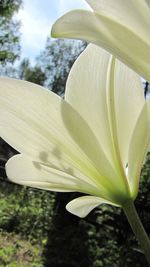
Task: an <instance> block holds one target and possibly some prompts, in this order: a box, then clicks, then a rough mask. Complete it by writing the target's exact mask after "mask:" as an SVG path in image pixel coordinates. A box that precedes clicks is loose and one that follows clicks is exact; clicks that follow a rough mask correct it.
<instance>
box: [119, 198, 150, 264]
mask: <svg viewBox="0 0 150 267" xmlns="http://www.w3.org/2000/svg"><path fill="white" fill-rule="evenodd" d="M123 210H124V212H125V214H126V216H127V218H128V221H129V223H130V225H131V228H132V230H133V232H134V234H135V236H136V238H137V239H138V241H139V243H140V245H141V248H142V250H143V253H144V254H145V257H146V259H147V261H148V263H149V265H150V240H149V238H148V236H147V234H146V232H145V229H144V227H143V225H142V223H141V220H140V218H139V216H138V214H137V211H136V209H135V206H134V203H133V201H128V202H127V203H126V204H125V205H124V206H123Z"/></svg>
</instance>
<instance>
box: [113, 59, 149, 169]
mask: <svg viewBox="0 0 150 267" xmlns="http://www.w3.org/2000/svg"><path fill="white" fill-rule="evenodd" d="M114 71H115V72H114V86H113V87H114V88H110V105H112V102H113V99H114V110H111V113H112V116H115V120H116V128H117V140H118V144H119V151H120V154H121V160H122V162H123V165H124V167H125V165H126V164H127V161H128V150H129V145H130V139H131V135H132V132H133V130H134V127H135V124H136V122H137V118H138V117H139V114H140V112H141V110H142V108H143V106H144V104H145V99H144V90H143V86H142V82H141V79H140V77H139V76H138V75H137V74H136V73H135V72H133V71H132V70H131V69H129V68H128V67H127V66H126V65H124V64H122V63H121V62H120V61H118V60H116V63H115V70H114ZM113 90H114V91H113Z"/></svg>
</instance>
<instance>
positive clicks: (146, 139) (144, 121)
mask: <svg viewBox="0 0 150 267" xmlns="http://www.w3.org/2000/svg"><path fill="white" fill-rule="evenodd" d="M149 145H150V101H147V102H146V104H145V106H144V107H143V110H142V111H141V114H140V116H139V118H138V121H137V124H136V126H135V129H134V132H133V135H132V139H131V144H130V150H129V162H128V177H129V183H130V188H131V193H132V195H133V197H136V195H137V192H138V186H139V178H140V173H141V169H142V165H143V163H144V160H145V157H146V154H147V152H148V149H149Z"/></svg>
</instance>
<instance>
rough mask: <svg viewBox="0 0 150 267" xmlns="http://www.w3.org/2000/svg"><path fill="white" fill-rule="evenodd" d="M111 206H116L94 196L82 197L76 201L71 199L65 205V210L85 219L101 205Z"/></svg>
mask: <svg viewBox="0 0 150 267" xmlns="http://www.w3.org/2000/svg"><path fill="white" fill-rule="evenodd" d="M104 203H105V204H111V205H114V206H117V205H116V204H114V203H112V202H109V201H107V200H105V199H102V198H100V197H94V196H83V197H79V198H76V199H73V200H72V201H70V202H69V203H68V204H67V205H66V209H67V210H68V211H69V212H70V213H72V214H74V215H76V216H78V217H81V218H84V217H86V216H87V215H88V214H89V213H90V212H91V211H92V210H93V209H94V208H96V207H97V206H99V205H101V204H104Z"/></svg>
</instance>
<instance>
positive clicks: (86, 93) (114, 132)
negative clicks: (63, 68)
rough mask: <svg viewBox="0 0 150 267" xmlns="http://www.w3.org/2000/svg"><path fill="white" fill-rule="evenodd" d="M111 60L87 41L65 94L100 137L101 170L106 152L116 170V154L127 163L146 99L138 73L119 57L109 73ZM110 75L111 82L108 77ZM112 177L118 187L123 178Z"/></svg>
mask: <svg viewBox="0 0 150 267" xmlns="http://www.w3.org/2000/svg"><path fill="white" fill-rule="evenodd" d="M110 61H111V55H110V54H108V53H107V52H105V51H104V50H103V49H101V48H99V47H97V46H95V45H89V46H88V47H87V48H86V49H85V51H84V52H83V53H82V54H81V55H80V57H79V58H78V60H77V61H76V62H75V64H74V65H73V67H72V69H71V72H70V74H69V78H68V80H67V85H66V94H65V99H66V101H68V102H69V103H70V104H71V105H72V106H73V108H75V109H76V110H77V111H78V110H79V111H80V114H81V116H82V117H83V118H84V119H85V120H86V121H88V124H89V126H90V128H91V129H92V130H93V132H94V133H95V136H96V138H97V140H98V141H99V151H101V155H102V156H101V157H99V158H100V162H98V165H99V167H100V170H103V168H104V166H107V165H108V163H104V161H103V160H104V159H105V156H106V158H107V160H108V161H109V162H110V164H111V166H112V167H113V168H114V169H115V170H116V168H119V166H118V164H117V167H116V162H114V161H115V160H116V158H117V163H119V164H121V163H120V162H119V161H118V157H119V155H120V157H121V160H122V162H123V165H124V167H125V166H126V163H127V160H128V148H129V142H130V138H131V134H132V131H133V129H134V126H135V123H136V120H137V117H138V115H139V113H140V111H141V109H142V107H143V105H144V103H145V100H144V91H143V88H142V85H141V81H140V78H139V76H138V75H137V74H136V73H134V72H133V71H132V70H130V69H129V68H128V67H126V66H125V65H124V64H122V63H121V62H119V61H116V62H115V69H114V73H111V71H112V68H111V66H109V64H110ZM85 66H86V68H85ZM109 68H110V74H109V73H108V72H109ZM108 74H109V75H108ZM111 79H113V84H110V83H111V82H109V81H108V80H111ZM106 87H108V88H107V91H106ZM83 99H84V104H83ZM112 102H113V103H112ZM112 108H113V110H112ZM112 117H113V118H112ZM114 119H115V121H114ZM112 124H113V125H112ZM115 128H117V129H115ZM112 137H113V140H112ZM116 143H118V145H119V148H118V149H119V150H118V149H116V151H115V155H114V147H115V146H116ZM100 148H101V150H100ZM107 170H108V167H107ZM117 178H118V180H117ZM115 179H116V181H118V183H119V184H120V187H121V182H122V183H124V181H123V180H122V179H121V178H120V175H117V174H116V178H115Z"/></svg>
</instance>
